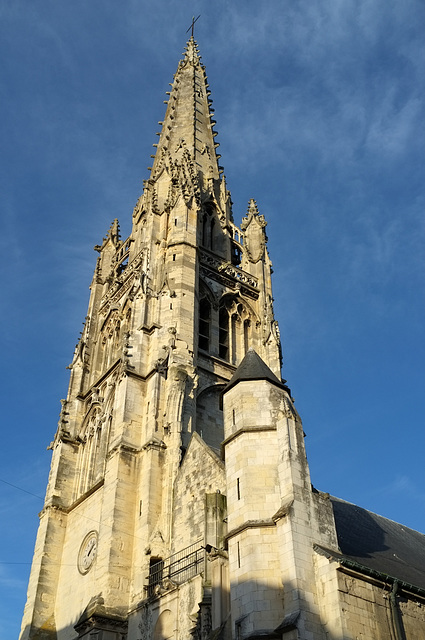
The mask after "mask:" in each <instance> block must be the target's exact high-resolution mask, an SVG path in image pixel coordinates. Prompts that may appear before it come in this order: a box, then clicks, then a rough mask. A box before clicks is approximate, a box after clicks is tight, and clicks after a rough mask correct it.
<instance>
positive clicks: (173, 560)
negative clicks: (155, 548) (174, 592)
mask: <svg viewBox="0 0 425 640" xmlns="http://www.w3.org/2000/svg"><path fill="white" fill-rule="evenodd" d="M201 543H202V540H199V541H198V542H195V543H194V544H191V545H190V546H189V547H186V548H185V549H182V550H181V551H178V552H177V553H174V554H173V555H172V556H170V557H169V558H166V559H165V560H160V559H159V560H158V562H153V563H152V564H151V566H150V568H149V577H148V586H147V590H148V595H149V596H151V595H153V594H154V593H155V592H156V588H157V587H158V588H161V586H164V585H165V583H167V582H168V581H170V582H171V584H173V583H174V584H182V583H183V582H186V581H187V580H190V579H191V578H193V577H194V576H196V575H198V574H199V573H201V571H203V570H204V566H205V548H204V547H202V546H201Z"/></svg>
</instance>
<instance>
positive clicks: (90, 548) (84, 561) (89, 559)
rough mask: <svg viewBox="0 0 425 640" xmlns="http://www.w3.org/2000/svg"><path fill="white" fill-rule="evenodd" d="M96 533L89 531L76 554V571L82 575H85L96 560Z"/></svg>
mask: <svg viewBox="0 0 425 640" xmlns="http://www.w3.org/2000/svg"><path fill="white" fill-rule="evenodd" d="M96 553H97V532H96V531H90V533H88V534H87V535H86V537H85V538H84V540H83V542H82V544H81V547H80V551H79V553H78V570H79V572H80V573H82V574H83V575H84V574H85V573H87V572H88V571H89V570H90V569H91V567H92V566H93V563H94V561H95V559H96Z"/></svg>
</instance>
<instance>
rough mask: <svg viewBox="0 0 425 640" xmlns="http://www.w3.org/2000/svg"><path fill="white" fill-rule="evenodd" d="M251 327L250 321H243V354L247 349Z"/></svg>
mask: <svg viewBox="0 0 425 640" xmlns="http://www.w3.org/2000/svg"><path fill="white" fill-rule="evenodd" d="M250 325H251V321H250V320H249V319H247V320H244V323H243V348H244V353H246V352H247V351H248V349H249V327H250Z"/></svg>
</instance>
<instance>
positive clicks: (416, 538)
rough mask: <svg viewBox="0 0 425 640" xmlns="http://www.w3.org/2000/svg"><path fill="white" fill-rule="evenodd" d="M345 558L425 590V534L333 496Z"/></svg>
mask: <svg viewBox="0 0 425 640" xmlns="http://www.w3.org/2000/svg"><path fill="white" fill-rule="evenodd" d="M331 502H332V506H333V511H334V516H335V524H336V531H337V535H338V543H339V547H340V549H341V552H342V555H343V557H344V558H345V559H348V560H349V561H352V562H355V563H356V564H358V565H362V566H363V567H366V568H367V569H369V570H371V571H376V572H378V573H380V574H384V575H386V576H390V577H392V578H397V579H398V580H399V581H402V582H405V583H407V584H408V585H413V586H415V587H418V588H419V589H423V590H425V535H423V534H422V533H419V532H418V531H414V530H413V529H409V528H408V527H405V526H404V525H402V524H398V523H397V522H393V521H392V520H388V519H387V518H383V517H382V516H378V515H376V514H375V513H372V512H370V511H366V509H362V508H361V507H358V506H356V505H354V504H351V503H349V502H344V501H343V500H340V499H338V498H333V497H331Z"/></svg>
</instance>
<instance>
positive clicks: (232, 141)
mask: <svg viewBox="0 0 425 640" xmlns="http://www.w3.org/2000/svg"><path fill="white" fill-rule="evenodd" d="M193 14H195V15H198V14H201V18H200V19H199V21H198V22H197V24H196V32H195V37H196V39H197V41H198V44H199V47H200V51H201V54H202V57H203V61H204V63H205V64H206V67H207V74H208V77H209V82H210V87H211V90H212V98H213V100H214V103H213V107H214V108H215V113H216V120H217V126H216V129H217V131H218V134H219V135H218V137H217V141H219V142H220V144H221V146H220V149H219V152H220V153H221V155H222V158H221V164H222V165H223V166H224V168H225V175H226V178H227V181H228V186H229V188H230V190H231V192H232V199H233V202H234V207H233V210H234V217H235V221H236V222H237V223H239V222H240V220H241V217H242V215H244V213H245V211H246V208H247V204H248V200H249V198H251V197H253V198H255V199H256V200H257V203H258V207H259V210H260V213H262V214H264V215H265V217H266V219H267V220H268V235H269V248H270V253H271V258H272V260H273V263H274V283H273V284H274V295H275V311H276V315H277V318H278V320H279V324H280V329H281V333H282V336H283V346H284V370H283V374H284V377H285V378H286V379H287V380H288V384H289V385H290V386H291V389H292V392H293V395H294V397H295V400H296V406H297V408H298V411H299V412H300V414H301V417H302V418H303V422H304V430H305V432H306V434H307V438H306V446H307V452H308V458H309V462H310V468H311V474H312V481H313V483H314V485H315V486H316V487H317V488H318V489H321V490H323V491H328V492H330V493H332V494H334V495H336V496H338V497H341V498H344V499H346V500H349V501H351V502H355V503H357V504H359V505H361V506H363V507H365V508H368V509H370V510H372V511H375V512H377V513H380V514H381V515H384V516H387V517H389V518H391V519H393V520H397V521H400V522H404V523H405V524H406V525H408V526H410V527H413V528H417V529H419V530H422V531H425V512H424V507H425V490H424V474H423V467H424V463H423V459H424V431H425V430H424V426H425V425H424V414H425V406H424V405H425V394H424V382H425V365H424V363H425V330H424V300H425V296H424V288H425V287H424V277H423V273H424V271H423V269H424V235H425V234H424V215H423V210H424V188H423V177H424V175H423V174H424V148H425V145H424V142H425V140H424V137H425V136H424V128H423V122H424V101H423V96H424V91H423V90H424V86H423V74H422V73H421V70H423V65H424V57H425V56H424V43H423V37H422V36H423V25H424V5H423V3H422V2H420V0H403V2H400V1H399V0H357V1H354V0H326V1H325V0H315V1H313V2H312V1H311V0H308V1H307V0H298V1H297V2H282V1H281V0H269V1H268V2H262V3H259V2H254V1H252V0H243V1H242V0H240V1H239V0H236V1H235V0H233V1H230V0H229V1H225V0H215V1H214V2H206V1H203V0H201V1H199V0H198V1H197V2H187V1H186V0H179V1H178V2H177V1H171V0H168V1H167V0H157V2H155V3H148V2H145V1H143V0H137V1H136V0H134V1H132V0H123V1H122V2H115V1H112V0H90V1H87V0H84V1H83V0H73V2H72V3H69V2H64V1H60V0H36V1H34V0H26V1H24V0H1V1H0V24H1V26H0V54H1V59H2V64H1V65H0V80H1V81H0V92H1V96H0V97H1V100H0V110H1V113H0V128H1V139H2V149H1V151H2V159H3V162H2V171H1V173H0V193H1V212H2V217H1V219H2V234H1V240H0V242H1V248H2V254H3V261H2V269H3V271H4V273H3V275H2V285H3V286H2V290H3V293H2V298H3V313H2V314H1V323H2V336H3V356H4V364H3V367H2V385H1V390H2V393H3V396H4V399H3V403H2V404H3V416H4V418H3V425H4V426H3V433H2V448H1V453H0V456H1V465H0V479H1V480H2V481H1V482H0V513H1V518H0V522H1V525H0V549H1V552H0V561H1V563H0V595H1V597H0V620H1V621H2V624H1V628H0V640H10V639H11V638H14V637H17V634H18V629H19V625H20V619H21V616H22V610H23V606H24V602H25V597H26V588H27V579H28V574H29V569H30V562H31V558H32V551H33V545H34V540H35V533H36V528H37V522H38V518H37V513H38V511H39V510H40V509H41V507H42V503H43V501H42V499H41V498H42V497H43V495H44V490H45V485H46V481H47V473H48V468H49V463H50V454H49V452H46V446H47V445H48V444H49V442H50V441H51V440H52V438H53V436H54V433H55V430H56V424H57V420H58V415H59V411H60V403H59V400H60V398H63V397H65V395H66V390H67V382H68V373H69V372H68V371H67V370H66V365H67V364H69V362H70V360H71V357H72V352H73V348H74V346H75V344H76V342H77V339H78V336H79V332H80V331H81V329H82V322H83V320H84V316H85V314H86V307H87V301H88V286H89V284H90V280H91V277H92V273H93V268H94V264H95V253H94V252H93V250H92V248H93V246H94V245H95V244H98V243H99V242H100V241H101V239H102V237H103V236H104V235H105V233H106V230H107V228H108V227H109V225H110V223H111V221H112V219H113V218H115V217H118V218H119V220H120V222H121V229H122V233H123V235H124V236H125V235H127V234H128V233H129V232H130V221H131V213H132V208H133V206H134V204H135V202H136V200H137V198H138V196H139V195H140V193H141V190H142V180H143V179H145V178H146V177H147V175H148V171H147V166H149V165H150V164H151V158H150V154H151V153H153V151H154V150H153V149H152V147H151V145H152V144H153V143H154V142H155V141H156V136H155V132H156V131H158V130H159V129H158V126H159V125H158V124H157V123H158V121H159V120H162V119H163V116H164V112H165V105H164V104H163V100H165V99H166V95H165V92H166V91H167V90H168V89H169V86H168V83H169V82H171V80H172V75H173V73H174V72H175V69H176V66H177V62H178V60H179V59H180V56H181V53H182V51H183V48H184V44H185V42H186V39H187V34H186V29H187V28H188V26H189V24H190V21H191V17H192V15H193ZM6 483H10V484H6ZM11 485H15V486H11ZM16 487H18V488H16ZM36 496H41V498H40V497H36Z"/></svg>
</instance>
